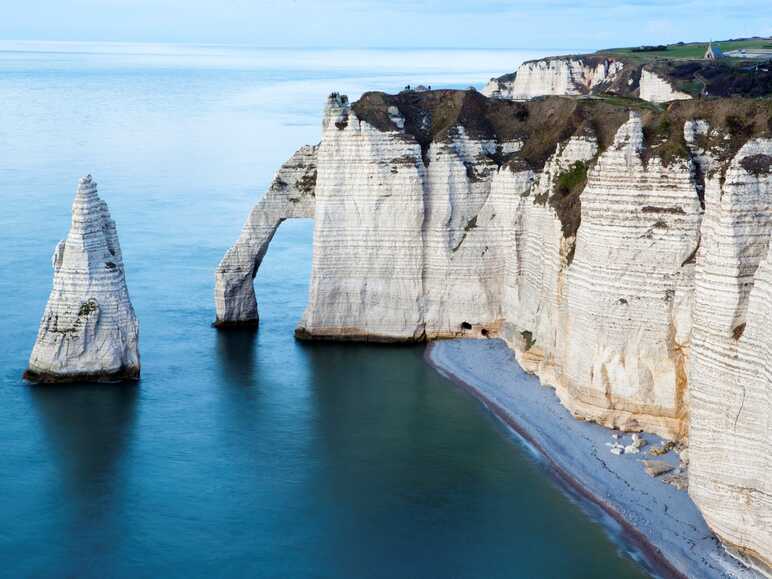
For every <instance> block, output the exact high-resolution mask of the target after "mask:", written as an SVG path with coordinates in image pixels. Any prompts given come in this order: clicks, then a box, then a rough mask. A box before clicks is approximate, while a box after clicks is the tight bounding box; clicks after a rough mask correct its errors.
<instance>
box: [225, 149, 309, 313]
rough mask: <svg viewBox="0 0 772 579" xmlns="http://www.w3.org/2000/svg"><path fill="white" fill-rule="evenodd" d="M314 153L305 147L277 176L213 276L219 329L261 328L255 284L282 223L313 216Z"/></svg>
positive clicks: (285, 164) (283, 166)
mask: <svg viewBox="0 0 772 579" xmlns="http://www.w3.org/2000/svg"><path fill="white" fill-rule="evenodd" d="M316 156H317V151H316V147H311V146H305V147H301V148H300V149H299V150H298V151H297V152H296V153H295V154H294V155H293V156H292V157H291V158H290V159H289V160H288V161H287V162H286V163H284V165H282V167H281V169H279V171H278V172H277V173H276V175H275V176H274V178H273V182H272V183H271V186H270V188H269V189H268V192H267V193H266V194H265V196H264V197H263V199H262V200H261V201H260V202H259V203H258V204H257V205H256V206H255V207H254V209H252V212H251V213H250V214H249V218H248V219H247V222H246V223H245V224H244V227H243V228H242V230H241V235H240V236H239V239H238V241H237V242H236V244H235V245H234V246H233V247H231V248H230V249H229V250H228V253H226V254H225V257H223V259H222V261H221V262H220V265H219V266H218V267H217V273H216V275H215V290H214V303H215V306H216V309H217V318H216V320H215V325H216V326H223V325H249V324H257V323H258V320H259V317H258V313H257V300H256V298H255V290H254V287H253V284H252V280H253V278H254V277H255V275H256V274H257V270H258V268H259V267H260V263H261V262H262V261H263V256H264V255H265V252H266V250H267V249H268V244H269V243H270V242H271V239H273V236H274V234H275V233H276V230H277V229H278V227H279V225H280V224H281V222H282V221H284V220H285V219H288V218H292V217H296V218H299V217H313V216H314V189H315V187H316Z"/></svg>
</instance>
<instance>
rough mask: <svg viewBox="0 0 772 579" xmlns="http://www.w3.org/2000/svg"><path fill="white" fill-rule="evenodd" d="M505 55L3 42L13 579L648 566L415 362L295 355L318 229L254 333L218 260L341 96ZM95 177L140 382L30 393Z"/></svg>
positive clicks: (285, 261) (0, 410)
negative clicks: (60, 257)
mask: <svg viewBox="0 0 772 579" xmlns="http://www.w3.org/2000/svg"><path fill="white" fill-rule="evenodd" d="M537 56H540V55H539V54H531V53H526V52H505V51H458V52H456V51H334V50H325V51H313V50H295V51H292V50H257V49H247V48H222V47H195V46H194V47H179V46H165V45H122V44H78V43H67V44H61V43H9V42H5V43H0V199H1V200H2V204H1V205H0V207H1V208H2V209H0V247H1V248H2V251H0V311H2V315H1V316H0V345H1V347H0V575H1V576H4V577H176V576H183V577H230V576H251V577H276V578H296V577H297V578H306V577H319V578H346V579H347V578H352V579H354V578H370V577H374V578H381V577H382V578H420V579H424V578H450V577H457V578H494V577H523V578H536V577H587V578H590V577H615V578H616V577H637V576H644V575H645V573H644V571H643V570H642V569H641V567H640V566H639V564H637V563H635V562H634V560H633V559H632V558H631V557H632V556H631V555H629V554H627V553H626V551H627V549H626V547H625V546H624V541H622V540H620V539H618V538H617V537H618V533H617V532H616V531H615V530H614V529H613V527H610V526H609V525H608V522H607V521H604V520H603V519H602V517H600V516H599V515H597V513H594V512H593V511H592V510H591V509H589V508H588V507H586V506H582V507H580V506H579V505H578V504H577V503H576V502H575V501H574V500H572V499H570V498H569V497H568V496H566V494H565V493H564V492H562V491H561V490H560V489H559V488H558V487H557V485H556V484H555V483H554V482H553V480H552V479H551V477H550V476H549V475H548V473H547V471H546V469H545V467H544V466H543V465H542V464H541V463H540V462H539V460H538V459H537V458H535V457H534V456H533V455H532V454H531V453H530V452H529V451H528V450H527V449H526V448H525V447H524V446H523V445H521V444H520V443H519V442H517V441H514V440H513V439H512V438H511V437H510V436H509V435H508V434H507V433H506V432H505V431H504V430H503V429H502V428H500V427H499V426H498V425H497V423H496V422H495V421H494V420H493V419H492V418H491V417H489V416H488V414H487V413H486V412H485V411H484V410H483V409H482V408H481V407H480V405H479V404H478V403H477V402H476V401H475V400H473V399H472V398H471V397H470V396H468V395H467V394H465V393H464V392H462V391H460V390H459V389H458V388H456V387H455V386H454V385H453V384H451V383H450V382H448V381H446V380H445V379H443V378H442V377H440V376H439V375H438V374H437V373H435V372H434V371H433V370H432V369H431V368H429V367H428V366H427V365H426V364H425V363H424V362H423V360H422V354H423V348H422V347H383V346H381V347H377V346H361V345H352V344H346V345H335V344H305V343H298V342H296V341H295V340H294V339H293V337H292V330H293V329H294V326H295V323H296V321H297V320H298V319H299V317H300V315H301V313H302V310H303V307H304V305H305V299H306V291H307V278H308V274H309V269H310V263H311V241H312V224H311V222H310V221H298V222H287V223H285V224H284V225H282V227H281V229H280V230H279V233H278V234H277V236H276V238H275V240H274V242H273V244H272V245H271V248H270V250H269V252H268V255H267V257H266V260H265V261H264V263H263V266H262V269H261V271H260V274H259V276H258V279H257V294H258V300H259V307H260V315H261V322H262V325H261V326H260V329H259V330H258V331H256V332H230V333H218V332H217V331H215V330H214V329H212V328H211V327H210V325H209V324H210V322H211V321H212V320H213V318H214V311H213V305H212V284H213V271H214V268H215V266H216V264H217V262H218V261H219V259H220V257H221V256H222V254H223V253H224V251H225V250H226V249H227V247H228V246H229V245H230V244H231V243H232V242H233V241H234V240H235V239H236V237H237V235H238V232H239V230H240V228H241V225H242V223H243V222H244V220H245V219H246V216H247V213H248V211H249V209H250V208H251V206H252V205H253V203H254V202H255V201H256V200H257V199H258V198H259V196H260V195H261V194H262V191H263V190H264V189H265V188H266V186H267V185H268V183H269V182H270V179H271V176H272V174H273V172H274V171H275V170H276V169H277V168H278V166H279V165H280V164H281V162H282V161H284V160H285V159H286V158H287V157H289V156H290V154H291V153H292V152H293V151H294V150H295V149H296V148H297V147H298V146H300V145H302V144H305V143H315V142H317V141H318V138H319V126H320V121H321V109H322V107H323V104H324V99H325V96H326V95H327V94H328V93H329V92H331V91H341V92H344V93H347V94H348V95H349V96H350V97H351V98H352V99H354V98H356V97H357V96H358V95H359V94H360V93H361V92H362V91H363V90H365V89H384V90H389V91H396V90H398V89H399V88H401V87H402V86H404V85H405V84H408V83H410V84H418V83H425V84H432V85H433V86H435V87H437V86H457V87H465V86H468V85H470V84H477V85H478V86H480V83H481V82H482V81H484V80H485V79H487V78H489V77H491V76H493V75H497V74H501V73H504V72H508V71H511V70H513V69H514V68H515V66H516V64H517V63H518V62H520V61H522V60H524V59H526V58H533V57H537ZM86 173H93V174H94V177H95V179H96V181H97V182H98V183H99V189H100V193H101V195H102V197H103V198H104V199H105V200H106V201H107V202H108V204H109V206H110V209H111V211H112V214H113V217H114V219H115V220H116V222H117V225H118V233H119V235H120V240H121V245H122V247H123V253H124V259H125V262H126V270H127V279H128V284H129V291H130V294H131V297H132V300H133V302H134V306H135V309H136V311H137V315H138V317H139V319H140V324H141V336H140V348H141V353H142V380H141V382H140V383H139V384H138V385H136V386H114V385H112V386H111V385H102V386H87V385H75V386H68V387H33V386H30V385H27V384H24V383H23V382H22V381H21V378H20V377H21V374H22V372H23V370H24V368H25V364H26V361H27V358H28V356H29V353H30V350H31V347H32V344H33V341H34V339H35V334H36V332H37V327H38V322H39V320H40V316H41V314H42V311H43V307H44V305H45V302H46V299H47V296H48V292H49V291H50V287H51V273H52V272H51V267H50V256H51V253H52V252H53V249H54V246H55V244H56V242H57V241H58V240H59V239H61V238H63V237H64V236H65V235H66V233H67V229H68V226H69V219H70V204H71V202H72V199H73V195H74V191H75V187H76V184H77V180H78V178H79V177H80V176H81V175H83V174H86Z"/></svg>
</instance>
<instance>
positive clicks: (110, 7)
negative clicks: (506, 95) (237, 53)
mask: <svg viewBox="0 0 772 579" xmlns="http://www.w3.org/2000/svg"><path fill="white" fill-rule="evenodd" d="M2 3H3V4H4V6H3V8H2V18H0V40H72V41H82V40H94V41H118V42H181V43H200V44H237V45H251V46H266V47H308V48H315V47H330V48H332V47H335V48H400V47H404V48H519V49H525V48H531V49H540V50H541V49H549V48H555V49H567V48H568V49H574V48H582V49H599V48H610V47H615V46H633V45H639V44H659V43H665V42H677V41H681V40H682V41H686V42H688V41H702V40H706V39H710V38H713V39H726V38H737V37H744V36H754V35H760V36H770V35H772V2H771V1H770V0H748V1H743V0H699V1H698V0H588V1H584V2H582V1H578V0H509V1H506V0H388V1H387V0H275V1H266V0H3V1H2Z"/></svg>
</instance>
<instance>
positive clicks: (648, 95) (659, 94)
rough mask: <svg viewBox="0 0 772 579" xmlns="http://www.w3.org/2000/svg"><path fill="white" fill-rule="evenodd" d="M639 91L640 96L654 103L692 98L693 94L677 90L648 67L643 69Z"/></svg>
mask: <svg viewBox="0 0 772 579" xmlns="http://www.w3.org/2000/svg"><path fill="white" fill-rule="evenodd" d="M639 91H640V92H639V96H640V98H642V99H643V100H645V101H650V102H653V103H666V102H669V101H680V100H686V99H690V98H692V96H691V95H689V94H687V93H685V92H682V91H679V90H676V89H675V88H673V85H672V84H670V83H669V82H668V81H667V80H665V79H664V78H662V77H661V76H660V75H658V74H657V73H655V72H651V71H649V70H647V69H646V68H644V69H642V70H641V80H640V84H639Z"/></svg>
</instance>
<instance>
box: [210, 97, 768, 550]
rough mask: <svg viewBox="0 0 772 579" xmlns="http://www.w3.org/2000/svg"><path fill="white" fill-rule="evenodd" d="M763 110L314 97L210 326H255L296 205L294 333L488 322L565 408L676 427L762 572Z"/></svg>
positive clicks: (236, 254) (425, 330)
mask: <svg viewBox="0 0 772 579" xmlns="http://www.w3.org/2000/svg"><path fill="white" fill-rule="evenodd" d="M771 117H772V102H770V101H768V100H743V99H721V100H706V101H699V100H684V101H677V102H673V103H671V104H670V105H669V106H668V107H667V109H665V110H662V109H660V108H659V107H656V106H654V105H651V104H648V103H645V102H642V101H638V100H617V101H613V102H611V101H608V100H603V99H598V100H596V99H575V98H565V97H550V98H546V99H541V100H536V101H528V102H515V101H511V100H502V99H489V98H486V97H485V96H484V95H482V94H479V93H477V92H475V91H430V92H425V93H415V92H405V93H400V94H399V95H386V94H383V93H367V94H365V95H363V97H362V98H361V99H360V100H359V101H357V102H356V103H353V104H350V103H349V102H348V100H347V99H346V98H345V97H343V96H341V95H337V94H334V95H331V97H330V99H329V100H328V103H327V107H326V111H325V116H324V121H323V132H322V140H321V143H320V144H319V145H318V146H317V147H308V148H304V149H301V151H300V152H298V153H296V155H295V156H294V157H293V158H292V159H291V160H290V161H289V162H288V163H287V165H285V166H284V167H282V169H281V170H280V172H279V174H278V175H277V179H279V186H277V181H274V185H272V187H271V190H270V191H269V193H268V194H267V195H266V197H265V199H264V200H263V201H261V202H260V204H258V205H257V206H256V208H255V209H254V210H253V212H252V214H251V215H250V218H249V221H248V222H247V225H246V226H245V228H244V231H243V232H242V236H241V238H240V240H239V242H238V243H237V245H236V246H234V248H232V249H231V250H229V252H228V254H226V256H225V258H224V259H223V262H222V263H221V265H220V268H219V269H218V273H217V290H216V302H217V312H218V322H219V323H229V322H244V321H246V322H254V321H256V320H257V312H256V308H255V306H254V292H253V289H252V277H253V276H254V274H255V273H256V271H257V267H258V265H259V262H260V260H261V259H262V255H263V254H264V253H265V249H266V246H267V242H268V241H269V240H270V236H271V235H273V232H274V231H275V229H276V227H277V226H278V223H279V222H280V221H281V220H282V219H284V218H287V217H292V216H310V215H313V216H314V217H315V233H314V256H313V269H312V275H311V283H310V290H309V301H308V306H307V308H306V311H305V313H304V315H303V318H302V320H301V321H300V323H299V326H298V330H297V335H298V337H302V338H309V339H354V340H378V341H410V340H423V339H432V338H443V337H453V336H461V335H470V336H477V337H484V336H501V337H503V338H504V339H505V340H506V341H507V342H508V344H509V345H510V346H511V347H512V349H513V350H514V351H515V352H516V353H517V356H518V359H519V361H520V363H521V365H522V366H523V367H524V368H526V369H527V370H529V371H531V372H533V373H535V374H537V375H538V376H539V377H540V379H541V380H542V382H543V383H545V384H548V385H551V386H553V387H555V389H556V391H557V394H558V396H559V397H560V399H561V401H562V402H563V404H564V405H565V406H566V407H568V408H569V409H570V410H571V411H572V412H573V413H574V414H575V415H576V416H577V417H580V418H584V419H588V420H595V421H597V422H600V423H602V424H605V425H607V426H614V427H619V428H622V429H625V430H633V431H636V430H647V431H651V432H655V433H658V434H660V435H663V436H665V437H668V438H673V439H681V440H686V439H687V438H688V440H689V444H690V446H691V449H692V450H691V456H692V459H691V460H692V465H691V469H690V477H691V480H690V485H689V488H690V493H691V494H692V495H693V496H694V498H695V501H696V502H697V504H698V505H699V506H700V508H701V509H702V510H703V512H704V513H705V517H706V520H707V521H708V522H709V523H710V525H711V526H712V528H713V529H715V530H716V531H717V533H718V534H719V535H720V536H721V537H722V539H724V540H725V541H726V542H727V543H728V544H730V545H732V546H734V548H735V550H736V551H737V552H740V553H744V554H746V555H748V556H750V557H753V558H754V559H755V560H756V561H759V562H760V564H761V565H768V564H769V562H770V560H772V552H770V545H772V537H771V536H770V534H769V533H770V529H772V525H770V524H769V522H770V517H772V502H771V501H770V496H772V494H771V493H770V488H769V484H770V480H772V476H770V464H771V463H772V458H771V457H772V454H770V448H769V439H770V419H769V416H770V400H771V399H772V396H770V381H769V379H768V377H767V374H766V372H767V371H768V368H767V367H766V365H765V364H766V362H765V360H766V356H765V355H764V352H765V350H764V348H765V346H764V338H763V335H764V330H765V327H764V323H765V322H763V320H764V319H765V316H766V305H765V304H768V303H769V300H765V299H764V297H763V295H764V294H763V292H765V291H767V290H766V289H765V288H766V285H765V284H764V283H763V279H765V278H763V276H762V274H764V272H765V271H766V269H765V268H764V266H760V265H759V264H761V263H762V262H764V260H765V259H767V254H768V245H769V233H770V226H771V225H772V205H771V204H770V203H769V201H768V200H769V199H770V198H772V180H771V178H770V165H769V163H770V160H772V157H770V155H772V139H771V138H770V121H769V119H770V118H771ZM312 174H314V175H316V178H315V180H312V179H311V178H310V175H312ZM312 181H313V185H312V186H311V185H310V184H311V182H312ZM303 182H305V183H308V184H309V186H308V187H300V186H299V185H298V183H303ZM283 183H286V184H287V186H286V187H285V186H284V185H282V184H283ZM290 198H294V199H297V201H295V202H294V203H293V202H291V201H290ZM767 269H769V268H767ZM757 270H758V272H759V273H757ZM757 277H758V278H759V280H760V282H762V283H759V287H758V289H756V288H755V287H754V283H755V281H756V278H757ZM751 308H753V309H752V310H751ZM749 311H754V312H757V314H754V317H752V316H751V315H749V313H748V312H749ZM738 367H740V368H741V369H744V372H746V374H742V373H741V372H739V371H738V370H737V368H738ZM743 375H745V379H741V378H740V377H741V376H743Z"/></svg>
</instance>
